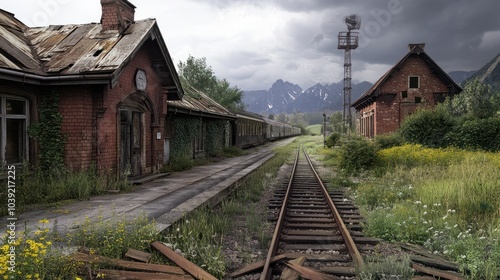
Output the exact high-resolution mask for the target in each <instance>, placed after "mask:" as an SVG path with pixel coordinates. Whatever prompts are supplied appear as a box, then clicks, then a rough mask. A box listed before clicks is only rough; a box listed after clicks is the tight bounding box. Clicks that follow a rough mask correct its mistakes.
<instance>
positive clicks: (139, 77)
mask: <svg viewBox="0 0 500 280" xmlns="http://www.w3.org/2000/svg"><path fill="white" fill-rule="evenodd" d="M135 86H136V87H137V90H140V91H144V90H146V86H147V80H146V72H144V71H143V70H140V69H139V70H137V73H136V74H135Z"/></svg>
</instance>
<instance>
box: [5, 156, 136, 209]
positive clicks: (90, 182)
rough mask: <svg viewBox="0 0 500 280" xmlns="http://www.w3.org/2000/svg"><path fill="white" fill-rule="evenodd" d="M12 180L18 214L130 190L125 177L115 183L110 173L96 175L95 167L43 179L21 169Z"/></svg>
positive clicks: (34, 173) (27, 168)
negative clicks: (14, 187) (65, 202)
mask: <svg viewBox="0 0 500 280" xmlns="http://www.w3.org/2000/svg"><path fill="white" fill-rule="evenodd" d="M16 179H17V180H16V199H17V205H19V207H18V209H17V210H18V211H21V212H22V211H24V210H25V209H26V208H29V207H31V206H32V205H34V204H42V203H54V202H59V201H62V200H71V199H78V200H85V199H88V198H89V197H90V196H92V195H98V194H102V193H104V192H105V191H106V190H126V189H128V188H129V187H130V185H129V183H128V182H127V178H126V177H122V178H120V179H118V180H117V178H116V175H115V174H114V173H105V172H98V171H97V170H96V168H95V167H91V168H90V169H88V170H84V171H70V170H62V171H61V172H60V173H59V174H51V175H47V174H45V173H42V172H40V171H38V170H34V169H33V168H32V167H31V166H28V165H25V166H23V167H22V168H20V169H19V171H18V173H17V178H16ZM5 185H6V183H5ZM4 196H6V192H5V193H4V192H0V199H1V200H4V201H7V200H6V198H5V199H4ZM6 206H7V205H6V204H4V206H2V207H1V208H0V215H5V214H7V207H6Z"/></svg>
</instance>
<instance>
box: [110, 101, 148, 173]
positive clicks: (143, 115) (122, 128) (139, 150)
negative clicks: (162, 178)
mask: <svg viewBox="0 0 500 280" xmlns="http://www.w3.org/2000/svg"><path fill="white" fill-rule="evenodd" d="M147 114H150V116H151V118H150V122H151V121H153V120H155V116H156V114H155V112H154V106H153V103H152V102H151V99H150V98H149V97H148V96H147V95H146V94H145V93H143V92H134V93H132V94H130V95H129V96H127V97H126V98H125V99H124V100H123V101H122V102H120V104H119V105H118V119H119V133H118V139H119V151H118V152H119V163H120V164H119V167H120V172H121V174H128V175H129V176H131V177H134V176H139V175H142V173H143V172H144V170H145V168H146V160H147V159H146V149H147V147H148V143H147V142H146V135H147V133H148V132H150V131H149V129H150V127H149V126H148V125H147V123H146V121H147V119H148V118H147Z"/></svg>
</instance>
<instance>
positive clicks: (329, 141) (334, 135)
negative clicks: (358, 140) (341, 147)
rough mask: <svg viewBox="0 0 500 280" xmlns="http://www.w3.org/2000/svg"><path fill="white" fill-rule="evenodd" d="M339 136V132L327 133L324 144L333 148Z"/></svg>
mask: <svg viewBox="0 0 500 280" xmlns="http://www.w3.org/2000/svg"><path fill="white" fill-rule="evenodd" d="M340 137H341V135H340V133H338V132H333V133H332V134H330V135H328V137H327V138H326V142H325V145H326V146H327V147H328V148H333V147H334V146H335V145H336V144H337V143H338V142H339V140H340Z"/></svg>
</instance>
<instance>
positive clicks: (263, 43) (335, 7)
mask: <svg viewBox="0 0 500 280" xmlns="http://www.w3.org/2000/svg"><path fill="white" fill-rule="evenodd" d="M130 1H131V2H132V3H133V4H134V5H135V6H137V9H136V19H143V18H151V17H152V18H156V19H157V21H158V24H159V26H160V29H161V32H162V34H163V37H164V40H165V42H166V44H167V46H168V48H169V51H170V55H171V56H172V58H173V60H174V61H175V62H176V64H177V62H179V61H185V60H186V59H187V57H188V56H189V55H193V56H194V57H198V58H201V57H206V59H207V64H208V65H210V66H212V69H213V70H214V72H215V74H216V75H217V76H218V77H220V78H226V79H227V80H228V81H229V82H230V83H231V85H234V86H238V87H239V88H241V89H244V90H255V89H269V88H270V87H271V85H272V83H273V82H274V81H276V80H277V79H283V80H288V81H290V82H293V83H297V84H299V85H300V86H301V87H302V88H304V89H305V88H307V87H309V86H312V85H314V84H316V83H318V82H320V83H333V82H339V81H340V80H341V79H342V78H343V59H344V53H343V51H342V50H339V49H338V48H337V46H338V38H337V36H338V33H339V32H342V31H347V26H346V24H345V23H344V18H345V16H347V15H350V14H357V15H359V16H360V18H361V28H360V30H358V32H359V37H360V41H359V42H360V46H359V48H358V49H357V50H355V51H353V53H352V58H353V67H352V68H353V74H352V75H353V79H354V80H356V81H363V80H367V81H370V82H375V81H376V80H377V79H378V78H379V77H380V76H381V75H382V74H383V73H384V72H385V71H387V70H388V69H389V68H390V67H391V66H392V65H394V64H395V63H396V62H397V61H399V60H400V59H401V57H403V56H404V55H405V54H406V53H407V51H408V49H407V45H408V44H409V43H426V48H425V50H426V52H427V53H428V54H429V55H430V56H431V57H432V58H433V59H434V60H435V61H436V62H437V63H438V64H439V65H440V66H441V67H442V68H443V69H444V70H445V71H454V70H477V69H479V68H480V67H481V66H483V65H484V64H486V63H487V62H488V61H490V60H491V59H492V58H493V57H495V56H496V55H497V54H498V53H499V52H500V13H498V11H499V10H500V2H498V1H497V0H476V1H469V0H440V1H435V0H418V1H417V0H371V1H345V0H183V1H160V0H149V1H146V0H130ZM24 2H26V3H25V4H23V5H19V4H18V3H16V2H15V1H4V3H2V5H1V7H0V8H2V9H4V10H7V11H10V12H13V13H14V14H16V16H17V17H18V18H19V19H21V20H22V21H24V22H25V23H26V24H28V25H49V24H67V23H86V22H98V21H99V20H100V13H101V10H100V1H99V0H91V1H85V2H84V4H82V1H77V0H51V1H40V0H25V1H24ZM24 2H23V3H24ZM47 3H52V4H51V5H49V6H47Z"/></svg>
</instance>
